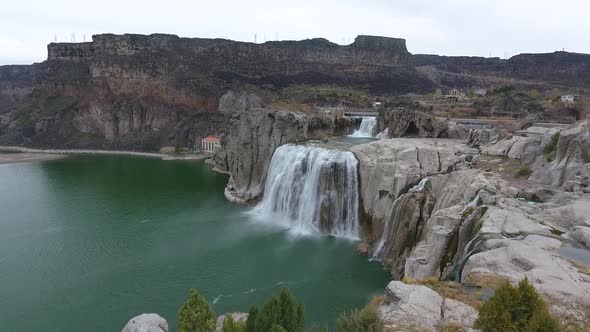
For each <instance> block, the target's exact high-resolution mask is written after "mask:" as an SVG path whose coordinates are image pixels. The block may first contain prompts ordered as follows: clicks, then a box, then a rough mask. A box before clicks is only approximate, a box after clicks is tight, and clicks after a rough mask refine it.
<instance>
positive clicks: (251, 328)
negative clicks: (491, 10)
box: [246, 305, 258, 332]
mask: <svg viewBox="0 0 590 332" xmlns="http://www.w3.org/2000/svg"><path fill="white" fill-rule="evenodd" d="M257 316H258V307H257V306H255V305H253V306H251V307H250V311H249V312H248V320H247V321H246V332H256V330H255V324H256V318H257Z"/></svg>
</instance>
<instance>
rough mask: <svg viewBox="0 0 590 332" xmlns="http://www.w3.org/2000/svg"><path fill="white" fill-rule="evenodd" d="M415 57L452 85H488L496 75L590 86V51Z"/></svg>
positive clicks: (498, 76)
mask: <svg viewBox="0 0 590 332" xmlns="http://www.w3.org/2000/svg"><path fill="white" fill-rule="evenodd" d="M414 60H415V63H416V65H417V66H418V67H420V68H426V67H431V68H433V69H434V70H435V71H436V73H434V75H433V76H435V77H436V79H435V81H437V83H439V84H442V85H444V86H448V87H468V86H473V85H478V84H479V85H482V86H488V85H489V84H490V83H492V82H493V81H494V78H503V79H512V80H513V82H512V84H524V83H526V82H527V81H528V83H529V84H546V85H565V86H570V87H572V88H575V87H584V88H589V87H590V78H589V77H590V55H589V54H579V53H569V52H554V53H544V54H519V55H516V56H513V57H511V58H510V59H507V60H504V59H500V58H483V57H464V56H451V57H449V56H438V55H426V54H417V55H414ZM519 81H521V82H519ZM498 82H499V81H498ZM498 82H496V83H498Z"/></svg>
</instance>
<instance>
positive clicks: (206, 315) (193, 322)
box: [178, 288, 215, 332]
mask: <svg viewBox="0 0 590 332" xmlns="http://www.w3.org/2000/svg"><path fill="white" fill-rule="evenodd" d="M178 331H180V332H208V331H215V315H214V314H213V310H211V307H210V306H209V303H207V300H205V298H204V297H203V296H202V295H200V294H199V293H197V290H195V289H194V288H193V289H191V290H190V294H189V297H188V299H187V300H186V302H185V303H184V304H183V305H182V307H181V308H180V310H179V311H178Z"/></svg>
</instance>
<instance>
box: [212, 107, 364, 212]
mask: <svg viewBox="0 0 590 332" xmlns="http://www.w3.org/2000/svg"><path fill="white" fill-rule="evenodd" d="M343 121H349V124H350V126H353V125H354V123H353V122H352V120H351V119H341V120H340V123H338V126H337V124H336V123H335V122H334V121H333V120H332V119H331V118H329V117H325V116H322V115H317V116H309V115H304V114H299V113H291V112H285V111H279V110H271V109H253V110H250V111H247V112H242V113H240V114H238V115H237V116H236V118H235V119H234V120H233V122H234V125H233V126H232V128H231V129H230V130H229V133H228V135H227V136H226V137H225V138H224V142H223V153H224V154H225V156H226V160H227V163H226V165H227V171H228V172H229V174H230V175H231V177H230V180H229V183H228V185H227V187H226V189H225V197H226V198H227V199H228V200H230V201H232V202H236V203H250V202H255V201H256V200H257V199H259V198H260V196H261V195H262V193H263V190H264V184H265V180H266V175H267V172H268V166H269V164H270V160H271V158H272V155H273V153H274V151H275V149H276V148H277V147H279V146H280V145H283V144H287V143H296V142H303V141H306V140H310V139H319V138H322V137H325V136H328V135H333V134H334V133H335V132H336V131H337V130H339V129H342V128H343V127H345V124H343V123H342V122H343Z"/></svg>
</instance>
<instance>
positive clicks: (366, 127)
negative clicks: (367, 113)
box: [350, 117, 377, 138]
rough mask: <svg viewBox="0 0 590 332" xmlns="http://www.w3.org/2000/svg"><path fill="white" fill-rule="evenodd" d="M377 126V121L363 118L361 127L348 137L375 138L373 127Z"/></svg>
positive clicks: (371, 118)
mask: <svg viewBox="0 0 590 332" xmlns="http://www.w3.org/2000/svg"><path fill="white" fill-rule="evenodd" d="M376 126H377V119H376V118H375V117H363V120H362V121H361V126H360V127H359V129H358V130H355V131H354V132H353V133H352V135H350V137H359V138H362V137H375V127H376Z"/></svg>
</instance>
